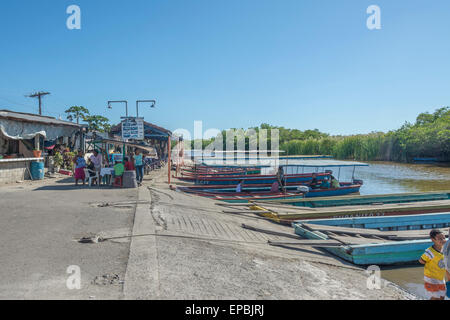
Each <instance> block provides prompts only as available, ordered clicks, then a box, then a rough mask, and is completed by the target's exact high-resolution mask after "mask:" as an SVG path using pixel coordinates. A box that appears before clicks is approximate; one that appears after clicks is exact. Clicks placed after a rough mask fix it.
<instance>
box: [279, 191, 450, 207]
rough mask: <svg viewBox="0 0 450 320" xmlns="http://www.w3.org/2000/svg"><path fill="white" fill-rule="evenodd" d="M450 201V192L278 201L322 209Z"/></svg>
mask: <svg viewBox="0 0 450 320" xmlns="http://www.w3.org/2000/svg"><path fill="white" fill-rule="evenodd" d="M448 199H450V191H442V192H421V193H397V194H377V195H365V196H343V197H325V198H317V199H314V200H312V199H298V200H296V201H291V200H285V201H277V203H282V204H289V205H294V206H298V207H308V208H322V207H339V206H355V205H370V204H389V203H411V202H418V201H434V200H448Z"/></svg>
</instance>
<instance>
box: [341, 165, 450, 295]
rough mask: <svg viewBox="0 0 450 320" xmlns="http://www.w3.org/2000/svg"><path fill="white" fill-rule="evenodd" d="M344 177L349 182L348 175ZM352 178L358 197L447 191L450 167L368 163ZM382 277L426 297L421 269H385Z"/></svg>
mask: <svg viewBox="0 0 450 320" xmlns="http://www.w3.org/2000/svg"><path fill="white" fill-rule="evenodd" d="M345 174H346V175H347V178H348V177H350V178H351V173H349V172H346V173H345ZM345 174H344V175H345ZM355 177H357V178H360V179H362V180H364V185H363V187H362V188H361V194H380V193H403V192H424V191H439V190H450V166H435V165H416V164H397V163H389V162H371V163H370V166H369V167H361V168H357V169H356V173H355ZM382 277H383V278H384V279H386V280H389V281H392V282H394V283H397V284H398V285H400V286H402V287H404V288H405V289H407V290H408V291H409V292H412V293H415V294H416V295H418V296H421V297H425V290H424V288H423V267H422V266H420V265H411V266H402V267H401V268H399V267H389V268H384V269H383V270H382Z"/></svg>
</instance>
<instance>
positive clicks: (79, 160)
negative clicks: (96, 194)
mask: <svg viewBox="0 0 450 320" xmlns="http://www.w3.org/2000/svg"><path fill="white" fill-rule="evenodd" d="M73 162H74V164H75V174H74V178H75V185H76V186H77V185H78V180H82V181H83V185H85V183H86V175H85V173H84V168H86V160H85V159H84V155H83V152H81V151H78V155H77V156H75V158H74V159H73Z"/></svg>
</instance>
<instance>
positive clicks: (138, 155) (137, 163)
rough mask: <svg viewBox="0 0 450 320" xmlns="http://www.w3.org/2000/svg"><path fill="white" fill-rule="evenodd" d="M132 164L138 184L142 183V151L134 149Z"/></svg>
mask: <svg viewBox="0 0 450 320" xmlns="http://www.w3.org/2000/svg"><path fill="white" fill-rule="evenodd" d="M134 166H135V168H136V180H137V183H138V185H141V184H142V180H143V179H144V163H143V159H142V153H141V151H140V150H139V149H136V152H135V155H134Z"/></svg>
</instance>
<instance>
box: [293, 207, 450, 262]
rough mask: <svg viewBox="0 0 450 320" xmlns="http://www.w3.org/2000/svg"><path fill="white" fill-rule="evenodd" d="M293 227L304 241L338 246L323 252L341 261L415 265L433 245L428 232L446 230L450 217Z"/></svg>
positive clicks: (375, 219) (334, 221)
mask: <svg viewBox="0 0 450 320" xmlns="http://www.w3.org/2000/svg"><path fill="white" fill-rule="evenodd" d="M293 226H294V229H295V233H296V234H298V235H300V236H302V237H304V238H307V239H314V240H335V241H338V242H340V243H341V246H339V247H331V246H329V247H325V249H326V250H327V251H329V252H331V253H333V254H335V255H336V256H338V257H340V258H342V259H344V260H347V261H349V262H352V263H354V264H357V265H390V264H401V263H412V262H417V261H418V260H419V258H420V256H421V255H422V254H423V253H424V251H425V250H426V249H427V248H429V247H430V246H431V245H432V244H433V243H432V242H431V240H430V239H429V231H430V229H432V228H448V227H449V226H450V213H440V214H425V215H409V216H396V217H369V218H350V219H324V220H314V221H297V222H296V223H294V224H293ZM443 231H444V230H443ZM446 231H447V230H445V234H446V233H447V232H446Z"/></svg>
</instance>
